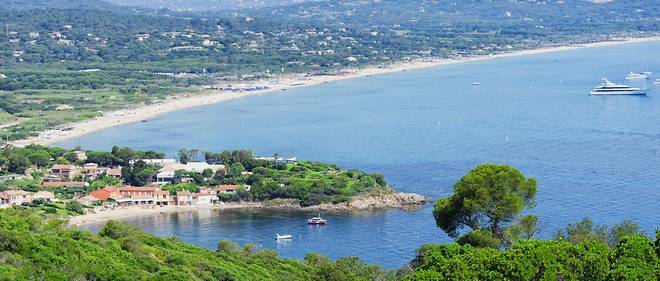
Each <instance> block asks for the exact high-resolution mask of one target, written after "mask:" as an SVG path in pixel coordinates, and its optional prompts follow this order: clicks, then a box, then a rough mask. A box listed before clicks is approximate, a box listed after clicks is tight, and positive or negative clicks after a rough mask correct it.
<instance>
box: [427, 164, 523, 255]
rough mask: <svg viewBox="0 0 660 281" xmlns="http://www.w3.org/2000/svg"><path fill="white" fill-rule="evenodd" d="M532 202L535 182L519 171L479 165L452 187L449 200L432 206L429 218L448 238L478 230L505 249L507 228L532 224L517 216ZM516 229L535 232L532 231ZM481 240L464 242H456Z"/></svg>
mask: <svg viewBox="0 0 660 281" xmlns="http://www.w3.org/2000/svg"><path fill="white" fill-rule="evenodd" d="M535 199H536V180H535V179H533V178H525V176H524V175H523V174H522V173H521V172H520V171H518V170H516V169H515V168H512V167H510V166H507V165H496V164H483V165H480V166H478V167H476V168H474V169H473V170H472V171H470V172H469V173H467V174H466V175H465V176H463V177H462V178H461V179H460V180H459V181H458V182H457V183H456V185H455V186H454V194H453V195H452V196H450V197H446V198H442V199H440V200H438V201H437V202H436V203H435V208H434V210H433V216H434V217H435V221H436V224H437V225H438V227H439V228H441V229H442V230H443V231H445V232H446V233H447V234H448V235H449V236H451V237H458V236H459V235H460V234H461V231H462V230H464V229H470V230H472V231H474V230H479V231H480V232H479V236H483V231H484V230H486V231H490V232H491V233H492V236H493V237H494V238H496V239H498V240H499V241H500V242H501V243H503V244H504V245H505V246H508V245H510V242H511V239H512V238H511V236H510V235H507V231H506V230H507V229H508V228H509V227H511V226H513V225H516V224H517V223H519V222H525V223H529V221H534V220H531V219H529V218H526V219H523V218H521V217H520V213H521V212H522V211H523V210H525V209H527V208H531V207H533V206H534V205H535V202H536V200H535ZM520 229H522V230H531V231H535V229H536V227H533V226H531V227H530V226H525V227H522V228H520ZM466 235H471V234H470V233H468V234H466ZM519 236H530V235H519ZM482 240H483V239H466V238H464V239H460V240H459V241H482ZM491 244H492V243H487V245H491Z"/></svg>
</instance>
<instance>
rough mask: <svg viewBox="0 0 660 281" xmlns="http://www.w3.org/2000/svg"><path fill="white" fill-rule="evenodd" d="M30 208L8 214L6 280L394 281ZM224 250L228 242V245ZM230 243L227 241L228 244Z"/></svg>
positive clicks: (2, 276) (340, 266) (2, 232)
mask: <svg viewBox="0 0 660 281" xmlns="http://www.w3.org/2000/svg"><path fill="white" fill-rule="evenodd" d="M65 224H66V221H65V220H61V219H59V218H57V217H43V216H38V215H36V214H35V213H34V212H31V211H28V210H2V211H0V257H1V259H0V280H387V279H391V278H392V277H391V276H392V275H393V273H388V272H384V271H382V270H380V269H379V268H378V267H376V266H370V265H366V264H364V263H363V262H361V261H360V260H359V259H356V258H345V259H340V260H337V261H336V262H331V261H329V260H328V259H327V258H323V257H321V256H318V255H315V254H310V255H308V256H307V258H306V261H297V260H284V259H280V258H278V257H277V253H276V252H274V251H272V250H268V249H266V250H258V249H256V247H255V246H254V245H246V246H245V247H244V248H243V249H238V248H236V249H235V250H234V248H233V246H229V247H228V246H226V245H225V246H224V247H222V248H220V250H218V251H211V250H208V249H204V248H201V247H197V246H193V245H191V244H187V243H184V242H181V241H179V240H177V239H176V238H158V237H156V236H154V235H149V234H146V233H144V232H142V231H140V230H138V229H136V228H134V227H131V226H129V225H126V224H123V223H119V222H115V221H110V222H108V223H107V224H106V226H105V227H104V228H103V229H102V230H101V231H100V232H99V234H98V235H96V234H93V233H91V232H89V231H82V230H77V229H74V228H69V227H66V226H65ZM220 244H223V243H220ZM224 244H226V243H224Z"/></svg>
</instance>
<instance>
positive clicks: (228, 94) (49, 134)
mask: <svg viewBox="0 0 660 281" xmlns="http://www.w3.org/2000/svg"><path fill="white" fill-rule="evenodd" d="M649 41H660V36H656V37H648V38H634V39H627V40H620V41H606V42H598V43H592V44H581V45H569V46H560V47H547V48H539V49H532V50H522V51H512V52H507V53H500V54H494V55H488V56H475V57H469V58H461V59H425V60H418V61H410V62H402V63H398V64H394V65H391V66H386V67H366V68H361V69H353V70H351V71H349V74H346V75H336V76H308V75H305V74H290V75H285V76H281V77H277V78H273V79H270V80H268V81H264V82H263V83H262V84H264V85H266V86H268V87H269V89H268V90H261V91H251V92H232V91H222V90H204V91H203V92H202V93H199V94H180V95H177V96H173V97H170V98H168V99H167V100H165V101H162V102H159V103H154V104H150V105H144V106H139V107H136V108H133V109H124V110H119V111H115V112H109V113H106V114H104V115H103V116H101V117H98V118H95V119H91V120H87V121H83V122H78V123H73V124H69V125H68V126H64V127H66V128H67V129H66V130H49V131H46V132H42V133H41V134H40V135H39V136H37V137H33V138H30V139H25V140H18V141H14V142H13V143H12V144H13V145H15V146H25V145H29V144H40V145H50V144H53V143H57V142H60V141H63V140H66V139H71V138H76V137H79V136H82V135H85V134H89V133H93V132H96V131H100V130H103V129H107V128H110V127H114V126H119V125H125V124H129V123H135V122H141V121H143V120H148V119H150V118H154V117H156V116H158V115H161V114H165V113H168V112H172V111H176V110H181V109H186V108H191V107H195V106H202V105H209V104H215V103H220V102H226V101H230V100H233V99H237V98H243V97H251V96H258V95H263V94H269V93H277V92H281V91H282V90H285V89H291V88H299V87H308V86H313V85H318V84H321V83H328V82H333V81H338V80H343V79H351V78H357V77H365V76H372V75H380V74H386V73H393V72H400V71H407V70H414V69H423V68H429V67H436V66H441V65H448V64H457V63H465V62H474V61H483V60H491V59H497V58H505V57H514V56H526V55H535V54H543V53H550V52H559V51H568V50H574V49H580V48H590V47H600V46H611V45H619V44H629V43H640V42H649ZM245 83H246V84H248V83H250V82H245Z"/></svg>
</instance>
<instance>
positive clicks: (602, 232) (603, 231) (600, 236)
mask: <svg viewBox="0 0 660 281" xmlns="http://www.w3.org/2000/svg"><path fill="white" fill-rule="evenodd" d="M631 235H643V233H642V231H641V228H640V227H639V225H637V224H636V223H634V222H632V221H630V220H626V221H624V222H622V223H620V224H617V225H614V226H613V227H612V228H608V227H607V226H606V225H600V224H596V223H594V222H593V221H591V220H590V219H589V218H584V219H582V220H581V221H580V222H577V223H573V224H569V225H568V226H566V227H565V228H560V229H558V230H557V232H556V233H555V239H556V240H565V241H568V242H571V243H574V244H577V243H582V242H585V241H597V242H601V243H604V244H608V245H610V246H612V247H613V246H615V245H616V244H617V243H619V241H620V240H621V239H622V238H623V237H625V236H631Z"/></svg>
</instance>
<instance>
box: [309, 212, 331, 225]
mask: <svg viewBox="0 0 660 281" xmlns="http://www.w3.org/2000/svg"><path fill="white" fill-rule="evenodd" d="M326 223H327V221H326V220H325V219H323V218H322V217H321V214H319V216H318V217H313V218H311V219H308V220H307V224H326Z"/></svg>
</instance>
